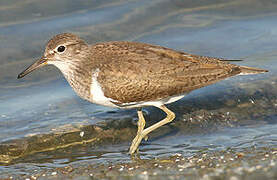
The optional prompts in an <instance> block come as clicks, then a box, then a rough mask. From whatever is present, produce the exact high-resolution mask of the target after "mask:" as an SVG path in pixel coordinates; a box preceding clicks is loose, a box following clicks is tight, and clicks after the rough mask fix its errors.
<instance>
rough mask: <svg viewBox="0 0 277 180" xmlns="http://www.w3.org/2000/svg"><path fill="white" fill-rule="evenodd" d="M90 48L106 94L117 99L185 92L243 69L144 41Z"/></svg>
mask: <svg viewBox="0 0 277 180" xmlns="http://www.w3.org/2000/svg"><path fill="white" fill-rule="evenodd" d="M91 49H92V54H93V56H92V61H94V62H98V63H96V66H95V68H97V69H98V70H99V73H98V75H97V81H98V82H99V83H100V84H101V87H102V89H103V92H104V94H105V96H106V97H108V98H111V99H113V100H116V101H117V102H120V103H131V102H138V101H140V102H144V101H154V100H159V99H163V98H167V97H170V96H176V95H181V94H186V93H188V92H190V91H192V90H194V89H198V88H201V87H204V86H207V85H210V84H213V83H215V82H217V81H219V80H222V79H225V78H227V77H231V76H234V75H237V74H240V73H242V69H241V68H240V66H237V65H233V64H229V63H227V62H225V61H222V59H217V58H211V57H205V56H196V55H191V54H187V53H183V52H179V51H175V50H172V49H169V48H164V47H160V46H155V45H149V44H145V43H138V42H108V43H99V44H96V45H94V46H92V47H91ZM244 69H245V68H244ZM254 70H255V69H253V71H254ZM248 71H251V70H249V69H248Z"/></svg>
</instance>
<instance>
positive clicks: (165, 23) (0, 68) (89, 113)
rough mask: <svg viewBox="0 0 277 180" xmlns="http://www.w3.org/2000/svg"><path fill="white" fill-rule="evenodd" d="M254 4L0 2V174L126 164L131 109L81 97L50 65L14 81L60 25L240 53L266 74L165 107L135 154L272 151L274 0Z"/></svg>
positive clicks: (206, 51)
mask: <svg viewBox="0 0 277 180" xmlns="http://www.w3.org/2000/svg"><path fill="white" fill-rule="evenodd" d="M262 2H263V1H261V0H250V1H243V0H237V1H231V2H229V1H213V0H209V1H197V2H194V1H182V2H179V1H166V0H155V1H147V0H140V1H135V0H129V1H127V0H126V1H123V0H122V1H82V3H80V2H78V3H76V2H75V1H72V2H68V1H59V3H58V4H55V3H57V2H54V1H53V2H52V1H51V2H50V1H49V2H48V1H47V2H46V1H26V2H25V1H9V2H0V7H1V8H0V19H1V21H0V39H1V43H0V54H1V58H0V143H1V144H0V146H1V147H0V155H1V163H2V166H1V167H0V174H1V175H0V177H1V176H3V177H6V176H7V173H8V172H9V173H8V175H11V176H18V177H21V176H26V177H28V175H32V174H33V173H34V172H38V171H39V172H44V171H48V170H51V169H53V168H57V167H64V166H67V165H76V164H77V165H76V166H80V167H81V166H82V163H84V162H89V163H92V164H107V163H114V164H116V163H123V162H126V163H128V162H131V161H132V160H131V159H130V156H129V155H128V154H127V151H128V148H129V145H130V142H131V139H132V137H134V135H135V133H136V126H135V121H136V120H137V117H136V112H135V110H118V109H112V108H108V107H102V106H98V105H95V104H91V103H89V102H86V101H83V100H81V99H80V98H79V97H77V95H76V94H75V93H74V92H73V91H72V89H71V88H70V87H69V85H68V84H67V82H66V81H65V80H64V78H63V77H62V76H61V74H60V72H59V71H58V70H57V69H55V68H54V67H50V66H49V67H46V68H43V69H41V70H38V71H36V72H33V73H32V74H30V75H28V76H26V78H24V79H20V80H17V79H16V77H17V74H18V73H19V72H21V71H22V70H23V69H25V68H26V67H27V66H28V65H29V64H31V63H32V62H33V61H34V60H35V59H37V58H39V57H40V56H41V55H42V52H43V50H44V45H45V44H46V42H47V40H48V39H50V38H51V36H53V35H55V34H57V33H60V32H73V33H76V34H78V35H80V36H81V37H82V38H84V39H86V41H87V42H88V43H96V42H100V41H111V40H131V41H141V42H147V43H152V44H158V45H162V46H166V47H170V48H174V49H177V50H183V51H186V52H189V53H194V54H199V55H207V56H215V57H225V58H232V59H244V61H243V62H238V63H237V64H241V65H247V66H253V67H260V68H265V69H268V70H269V71H270V72H269V73H267V74H262V75H256V76H238V77H234V78H230V79H228V80H226V81H223V82H220V83H218V84H216V85H212V86H209V87H206V88H203V89H200V90H197V91H195V92H192V93H191V94H189V95H188V96H186V97H185V98H183V99H182V100H180V101H179V102H176V103H173V104H171V105H169V107H170V108H171V109H172V110H173V111H174V112H176V114H177V118H176V121H175V122H173V123H171V125H169V126H165V127H162V128H161V129H160V130H157V132H153V133H152V134H151V135H150V139H149V140H148V141H147V142H144V143H143V145H142V146H141V148H140V152H141V153H140V157H141V158H142V159H150V160H151V159H155V158H164V157H170V156H172V155H174V154H176V153H180V154H182V155H183V156H184V157H188V156H193V155H197V154H199V153H201V152H203V151H205V152H214V151H223V150H226V149H229V148H232V149H233V150H234V151H237V152H240V151H243V149H244V148H251V147H257V148H265V147H273V148H276V145H277V142H276V139H277V138H276V136H277V130H276V129H277V123H276V122H277V121H276V107H277V100H276V95H277V89H276V87H275V86H276V85H275V84H276V82H277V78H276V76H275V73H276V69H277V61H276V59H277V51H276V44H277V36H276V35H277V23H276V22H277V21H276V18H277V13H276V7H277V3H275V2H274V1H272V2H270V1H267V2H263V3H262ZM61 7H63V8H61ZM145 113H146V117H147V119H148V121H147V122H148V123H149V124H150V123H154V122H157V121H158V120H159V119H161V118H162V117H163V114H162V113H160V111H159V110H157V109H155V108H146V112H145ZM150 119H151V121H150ZM91 130H92V131H91ZM82 132H84V134H85V135H84V137H83V136H81V134H82ZM90 132H92V133H91V134H90ZM80 133H81V134H80ZM95 139H97V140H95ZM43 142H47V143H48V144H47V143H44V144H43Z"/></svg>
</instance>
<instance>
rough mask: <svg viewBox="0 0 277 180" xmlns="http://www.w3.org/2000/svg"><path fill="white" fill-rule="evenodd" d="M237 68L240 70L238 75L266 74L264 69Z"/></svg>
mask: <svg viewBox="0 0 277 180" xmlns="http://www.w3.org/2000/svg"><path fill="white" fill-rule="evenodd" d="M239 68H240V70H241V72H240V74H239V75H248V74H259V73H265V72H268V70H265V69H259V68H252V67H247V66H239Z"/></svg>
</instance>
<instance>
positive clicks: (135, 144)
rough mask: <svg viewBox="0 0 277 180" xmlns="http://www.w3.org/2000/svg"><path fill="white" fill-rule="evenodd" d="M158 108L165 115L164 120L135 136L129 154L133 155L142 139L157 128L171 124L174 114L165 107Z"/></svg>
mask: <svg viewBox="0 0 277 180" xmlns="http://www.w3.org/2000/svg"><path fill="white" fill-rule="evenodd" d="M158 108H160V109H161V110H163V111H164V112H165V113H166V114H167V116H166V118H164V119H163V120H161V121H159V122H157V123H156V124H154V125H152V126H150V127H148V128H146V129H144V130H143V131H142V132H140V134H137V136H136V137H135V139H134V140H133V142H132V145H131V147H130V151H129V153H130V154H133V153H134V152H135V151H136V149H137V148H138V146H139V144H140V142H141V140H142V139H143V138H144V137H146V136H147V135H148V134H149V133H150V132H152V131H154V130H155V129H157V128H159V127H161V126H163V125H165V124H167V123H169V122H171V121H172V120H173V119H174V118H175V114H174V112H172V111H170V110H169V109H167V107H166V106H165V105H161V106H159V107H158ZM138 114H139V111H138ZM142 117H143V116H142ZM143 120H144V119H143ZM144 123H145V121H144ZM138 132H139V131H138Z"/></svg>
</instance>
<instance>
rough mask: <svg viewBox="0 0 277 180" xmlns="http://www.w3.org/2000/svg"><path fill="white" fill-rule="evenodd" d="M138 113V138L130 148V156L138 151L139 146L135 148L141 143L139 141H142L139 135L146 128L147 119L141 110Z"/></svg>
mask: <svg viewBox="0 0 277 180" xmlns="http://www.w3.org/2000/svg"><path fill="white" fill-rule="evenodd" d="M137 113H138V118H139V119H138V123H137V124H138V132H137V135H136V137H135V138H134V139H133V142H132V145H131V147H130V150H129V153H130V154H133V153H134V152H135V151H136V149H138V146H136V147H135V145H136V144H137V143H136V142H138V141H139V139H140V137H139V135H140V134H141V133H142V131H143V129H144V126H145V119H144V117H143V113H142V110H141V108H139V109H138V110H137ZM140 141H141V140H140ZM140 141H139V143H140Z"/></svg>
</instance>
